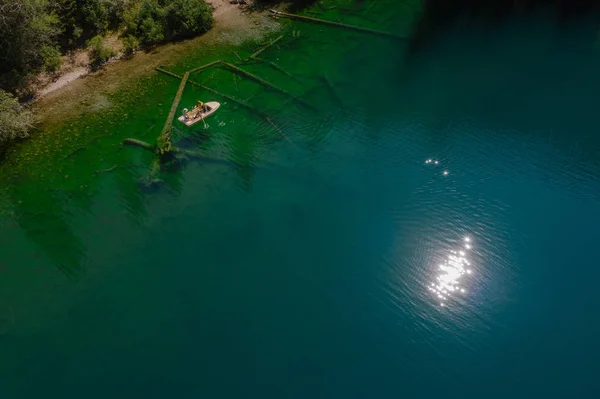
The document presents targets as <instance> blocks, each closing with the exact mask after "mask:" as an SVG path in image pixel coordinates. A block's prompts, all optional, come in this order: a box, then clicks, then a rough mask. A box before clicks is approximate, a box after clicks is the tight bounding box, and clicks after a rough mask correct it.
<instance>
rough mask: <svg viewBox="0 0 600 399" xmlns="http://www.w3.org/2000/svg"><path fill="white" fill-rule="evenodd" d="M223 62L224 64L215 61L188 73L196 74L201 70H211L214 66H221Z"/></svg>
mask: <svg viewBox="0 0 600 399" xmlns="http://www.w3.org/2000/svg"><path fill="white" fill-rule="evenodd" d="M221 62H223V61H221V60H217V61H213V62H211V63H209V64H206V65H202V66H200V67H198V68H194V69H190V70H189V71H188V73H194V72H198V71H201V70H203V69H206V68H210V67H211V66H214V65H217V64H220V63H221Z"/></svg>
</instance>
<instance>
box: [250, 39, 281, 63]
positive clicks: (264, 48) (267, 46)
mask: <svg viewBox="0 0 600 399" xmlns="http://www.w3.org/2000/svg"><path fill="white" fill-rule="evenodd" d="M281 39H283V36H279V37H278V38H277V39H275V40H273V41H272V42H271V43H269V44H267V45H266V46H264V47H263V48H261V49H260V50H258V51H257V52H255V53H254V54H252V55H251V56H250V57H248V58H254V57H256V56H257V55H259V54H260V53H262V52H263V51H265V50H266V49H268V48H269V47H271V46H272V45H274V44H275V43H277V42H278V41H280V40H281Z"/></svg>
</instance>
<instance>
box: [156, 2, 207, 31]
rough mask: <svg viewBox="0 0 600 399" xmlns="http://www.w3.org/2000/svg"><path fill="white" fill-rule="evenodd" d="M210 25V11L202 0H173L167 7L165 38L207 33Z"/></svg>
mask: <svg viewBox="0 0 600 399" xmlns="http://www.w3.org/2000/svg"><path fill="white" fill-rule="evenodd" d="M212 24H213V16H212V9H211V8H210V6H209V5H208V4H206V2H205V1H204V0H173V1H171V2H170V4H169V6H168V7H167V12H166V32H165V36H166V37H168V38H172V39H176V38H186V37H192V36H195V35H198V34H200V33H204V32H206V31H208V30H209V29H210V28H211V27H212Z"/></svg>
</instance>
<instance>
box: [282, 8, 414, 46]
mask: <svg viewBox="0 0 600 399" xmlns="http://www.w3.org/2000/svg"><path fill="white" fill-rule="evenodd" d="M271 13H273V14H275V15H276V16H278V17H287V18H292V19H299V20H302V21H307V22H313V23H317V24H323V25H331V26H337V27H339V28H344V29H349V30H354V31H357V32H363V33H371V34H373V35H379V36H385V37H389V38H392V39H397V40H403V39H406V37H405V36H399V35H396V34H394V33H390V32H384V31H380V30H376V29H370V28H363V27H362V26H355V25H348V24H343V23H341V22H333V21H327V20H324V19H319V18H312V17H305V16H304V15H297V14H290V13H287V12H283V11H275V10H271Z"/></svg>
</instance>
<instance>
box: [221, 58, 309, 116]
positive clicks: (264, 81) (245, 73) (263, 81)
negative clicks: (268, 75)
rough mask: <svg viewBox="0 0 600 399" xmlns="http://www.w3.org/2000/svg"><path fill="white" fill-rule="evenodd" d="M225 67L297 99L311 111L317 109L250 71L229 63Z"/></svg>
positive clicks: (225, 63)
mask: <svg viewBox="0 0 600 399" xmlns="http://www.w3.org/2000/svg"><path fill="white" fill-rule="evenodd" d="M223 65H225V66H226V67H228V68H230V69H232V70H233V71H235V72H237V73H239V74H241V75H244V76H246V77H248V78H250V79H252V80H254V81H256V82H258V83H260V84H262V85H263V86H266V87H269V88H271V89H273V90H275V91H278V92H280V93H282V94H284V95H286V96H288V97H291V98H293V99H295V100H296V101H298V103H300V104H302V105H304V106H305V107H307V108H310V109H313V110H314V109H315V107H313V106H312V105H311V104H309V103H307V102H306V101H304V100H302V99H299V98H297V97H296V96H294V95H293V94H292V93H290V92H289V91H287V90H284V89H281V88H279V87H277V86H275V85H273V84H271V83H269V82H267V81H266V80H264V79H262V78H260V77H258V76H256V75H254V74H252V73H250V72H248V71H244V70H243V69H241V68H238V67H236V66H235V65H232V64H229V63H227V62H224V63H223Z"/></svg>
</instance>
